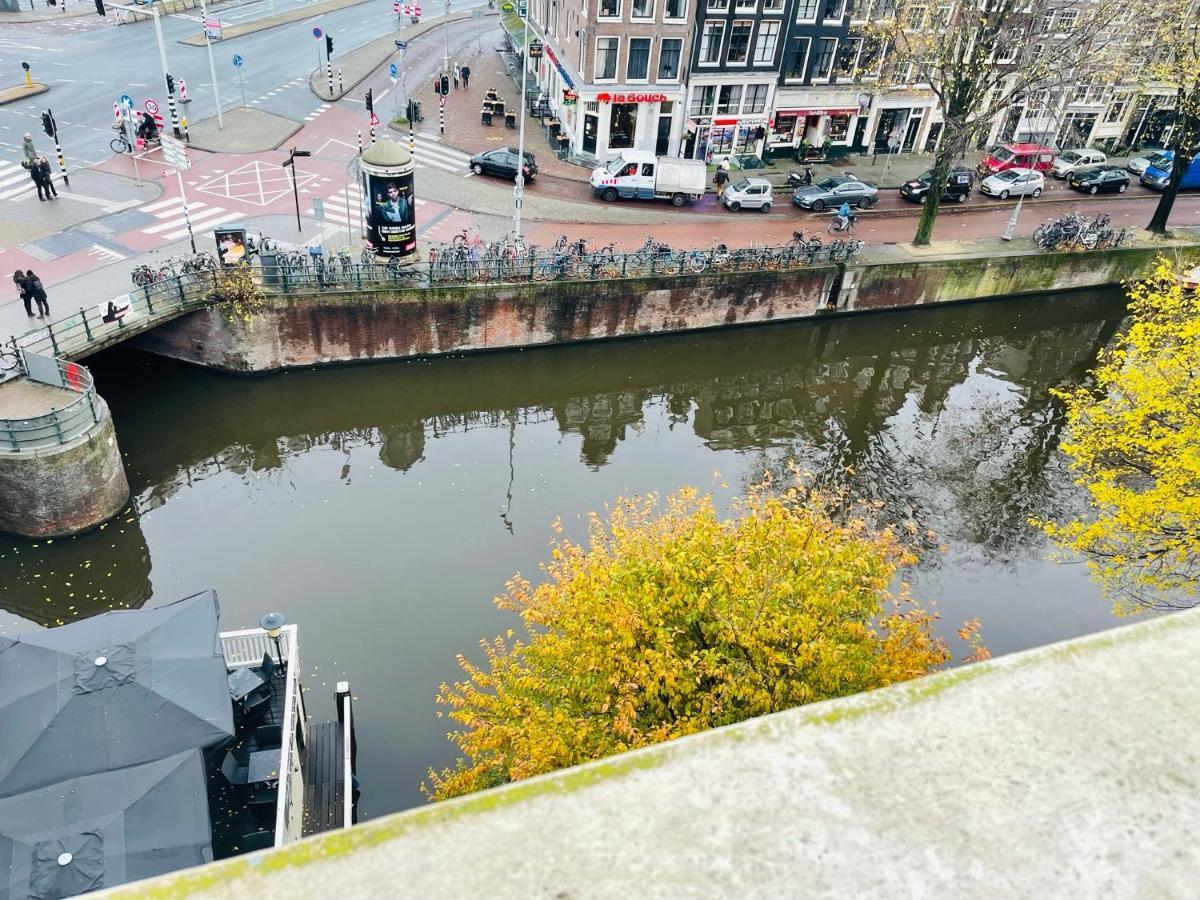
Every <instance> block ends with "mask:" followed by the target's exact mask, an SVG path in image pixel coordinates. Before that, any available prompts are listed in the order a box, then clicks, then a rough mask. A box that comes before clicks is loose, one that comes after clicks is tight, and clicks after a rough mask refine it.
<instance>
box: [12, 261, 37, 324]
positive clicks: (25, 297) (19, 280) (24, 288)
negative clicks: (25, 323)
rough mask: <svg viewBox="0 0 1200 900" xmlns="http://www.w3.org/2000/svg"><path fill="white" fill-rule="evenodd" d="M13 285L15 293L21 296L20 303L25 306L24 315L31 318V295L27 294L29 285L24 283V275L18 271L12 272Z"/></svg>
mask: <svg viewBox="0 0 1200 900" xmlns="http://www.w3.org/2000/svg"><path fill="white" fill-rule="evenodd" d="M13 284H15V285H16V286H17V291H18V293H19V294H20V295H21V302H22V303H24V304H25V315H27V316H29V318H31V319H32V318H33V294H31V293H29V285H28V284H26V283H25V273H24V272H22V271H21V270H20V269H17V271H15V272H13Z"/></svg>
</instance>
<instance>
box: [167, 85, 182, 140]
mask: <svg viewBox="0 0 1200 900" xmlns="http://www.w3.org/2000/svg"><path fill="white" fill-rule="evenodd" d="M167 106H168V107H169V108H170V110H171V130H172V131H173V132H174V133H175V137H182V136H183V133H182V132H181V131H180V130H179V113H178V111H177V110H176V109H175V94H174V92H172V93H169V94H167Z"/></svg>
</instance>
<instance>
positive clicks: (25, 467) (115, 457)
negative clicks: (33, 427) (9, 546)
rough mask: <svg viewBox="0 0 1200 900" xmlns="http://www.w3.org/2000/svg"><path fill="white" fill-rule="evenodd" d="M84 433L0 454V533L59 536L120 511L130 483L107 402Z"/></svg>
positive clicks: (82, 528) (101, 403)
mask: <svg viewBox="0 0 1200 900" xmlns="http://www.w3.org/2000/svg"><path fill="white" fill-rule="evenodd" d="M97 404H98V406H99V410H100V421H99V423H97V425H96V426H95V427H94V428H92V429H90V430H89V431H88V432H87V433H86V434H84V435H82V436H80V437H78V438H76V439H74V440H72V441H68V442H67V443H65V444H63V445H61V446H58V447H50V448H47V449H45V450H32V451H24V452H21V453H10V452H3V451H2V450H0V531H6V532H8V533H9V534H16V535H20V536H21V537H28V538H44V537H63V536H65V535H69V534H77V533H79V532H81V531H87V530H88V529H90V528H95V527H96V526H97V525H100V524H102V523H104V522H107V521H108V520H109V519H111V518H112V517H113V516H115V515H116V514H117V513H119V512H120V511H121V509H122V508H123V507H124V506H125V503H126V501H127V500H128V499H129V482H128V481H127V480H126V478H125V467H124V466H123V465H122V463H121V451H120V448H119V447H118V446H117V437H116V432H115V430H114V429H113V422H112V416H111V415H110V414H109V411H108V404H106V403H105V402H104V400H103V399H101V398H99V397H97Z"/></svg>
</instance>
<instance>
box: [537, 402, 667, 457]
mask: <svg viewBox="0 0 1200 900" xmlns="http://www.w3.org/2000/svg"><path fill="white" fill-rule="evenodd" d="M652 396H653V392H652V391H651V390H642V391H615V392H611V393H603V394H593V395H592V396H589V397H570V398H568V399H567V400H565V401H562V402H560V403H557V404H555V407H554V412H555V417H556V418H557V419H558V426H559V430H560V431H562V433H563V434H571V433H575V434H578V435H580V436H581V437H582V438H583V446H582V447H581V448H580V455H581V456H582V457H583V461H584V462H585V463H586V464H587V465H589V466H591V467H592V468H593V469H598V468H599V467H600V466H603V465H604V464H605V463H607V462H608V458H609V457H610V456H611V455H612V452H613V451H614V450H615V449H616V448H617V443H618V442H619V441H622V440H624V438H625V429H626V428H628V427H631V426H632V427H635V428H636V427H640V426H641V425H642V423H643V421H644V419H643V415H642V406H643V404H644V403H646V401H647V400H649V399H650V398H651V397H652Z"/></svg>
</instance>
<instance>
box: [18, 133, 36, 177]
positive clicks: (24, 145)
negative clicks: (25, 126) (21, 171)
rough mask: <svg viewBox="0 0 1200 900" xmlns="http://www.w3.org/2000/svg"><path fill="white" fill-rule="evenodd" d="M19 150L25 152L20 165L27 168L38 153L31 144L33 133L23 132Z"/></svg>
mask: <svg viewBox="0 0 1200 900" xmlns="http://www.w3.org/2000/svg"><path fill="white" fill-rule="evenodd" d="M21 150H22V152H23V153H24V154H25V159H24V160H23V161H22V163H21V165H23V166H24V167H25V168H27V169H28V168H29V167H30V166H32V165H33V161H34V160H35V159H37V155H38V152H37V149H36V148H35V147H34V146H33V135H32V134H30V133H29V132H28V131H27V132H25V137H24V138H23V139H22V140H21Z"/></svg>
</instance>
